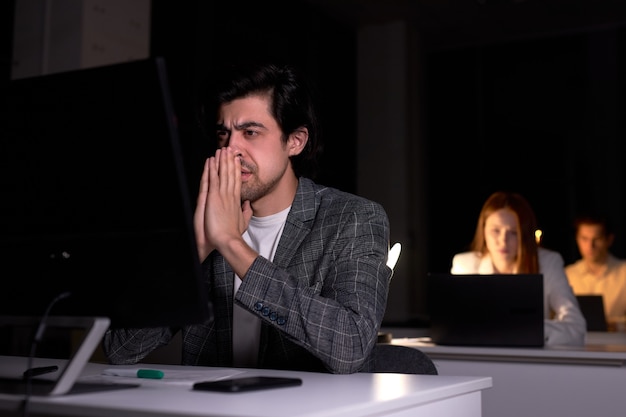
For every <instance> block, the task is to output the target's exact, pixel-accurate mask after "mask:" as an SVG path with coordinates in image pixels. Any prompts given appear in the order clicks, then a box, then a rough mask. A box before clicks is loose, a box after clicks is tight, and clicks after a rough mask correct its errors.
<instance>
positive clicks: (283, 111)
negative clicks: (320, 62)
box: [213, 63, 321, 178]
mask: <svg viewBox="0 0 626 417" xmlns="http://www.w3.org/2000/svg"><path fill="white" fill-rule="evenodd" d="M215 89H216V90H215V91H214V100H215V102H214V104H213V105H214V110H215V111H217V109H219V107H220V106H221V105H222V104H225V103H230V102H232V101H233V100H236V99H239V98H243V97H246V96H249V95H251V94H267V96H268V97H269V98H270V102H271V108H270V112H271V114H272V116H273V117H274V118H275V119H276V122H277V123H278V126H280V128H281V130H282V132H283V138H282V139H283V140H284V141H285V142H286V141H287V138H288V137H289V135H290V134H291V133H293V132H295V131H297V130H298V129H299V128H301V127H306V128H307V130H308V133H309V137H308V141H307V144H306V147H305V148H304V149H303V150H302V152H301V153H300V154H298V155H295V156H292V157H291V164H292V167H293V170H294V173H295V174H296V176H298V177H299V176H307V177H309V178H314V177H315V175H316V174H317V157H318V154H319V153H320V152H321V141H320V138H319V136H320V129H319V122H318V118H317V114H316V111H315V100H314V90H313V86H312V84H311V83H310V81H309V80H308V79H307V78H306V77H305V76H304V75H303V74H302V73H300V72H299V71H298V70H297V69H296V68H295V67H293V66H291V65H279V64H274V63H250V64H238V65H230V66H228V67H223V68H222V69H220V70H218V76H217V81H216V83H215ZM213 114H215V113H213Z"/></svg>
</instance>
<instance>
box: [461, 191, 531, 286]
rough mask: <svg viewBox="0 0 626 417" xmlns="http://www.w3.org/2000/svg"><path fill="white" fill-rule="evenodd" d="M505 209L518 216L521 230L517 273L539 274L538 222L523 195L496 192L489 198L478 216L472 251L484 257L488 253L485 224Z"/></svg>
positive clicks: (518, 224)
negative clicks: (491, 216)
mask: <svg viewBox="0 0 626 417" xmlns="http://www.w3.org/2000/svg"><path fill="white" fill-rule="evenodd" d="M504 208H505V209H509V210H511V211H512V212H513V213H515V215H516V216H517V226H518V229H519V235H518V243H519V245H518V249H517V272H518V273H520V274H522V273H537V272H538V271H539V260H538V254H537V248H538V244H537V240H536V238H535V231H536V230H537V220H536V217H535V212H534V211H533V209H532V207H531V206H530V203H528V201H527V200H526V199H525V198H524V197H522V195H521V194H517V193H512V192H505V191H496V192H495V193H493V194H491V195H490V196H489V198H487V200H486V201H485V203H484V204H483V207H482V209H481V210H480V214H479V215H478V222H477V224H476V232H475V234H474V240H473V241H472V244H471V249H472V250H474V251H476V252H480V253H481V254H483V255H485V254H486V253H487V244H486V242H485V222H486V221H487V217H489V216H490V215H491V214H492V213H493V212H495V211H498V210H500V209H504Z"/></svg>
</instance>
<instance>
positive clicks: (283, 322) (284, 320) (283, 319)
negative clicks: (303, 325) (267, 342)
mask: <svg viewBox="0 0 626 417" xmlns="http://www.w3.org/2000/svg"><path fill="white" fill-rule="evenodd" d="M276 323H277V324H280V325H281V326H282V325H283V324H285V323H287V319H286V318H285V317H279V318H278V319H276Z"/></svg>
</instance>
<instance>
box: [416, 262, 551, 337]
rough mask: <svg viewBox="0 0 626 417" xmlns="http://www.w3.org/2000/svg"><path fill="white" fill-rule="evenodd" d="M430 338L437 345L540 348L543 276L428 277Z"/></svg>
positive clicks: (444, 274)
mask: <svg viewBox="0 0 626 417" xmlns="http://www.w3.org/2000/svg"><path fill="white" fill-rule="evenodd" d="M427 288H428V309H429V316H430V337H431V339H432V341H433V342H434V343H436V344H440V345H459V346H511V347H522V346H528V347H531V346H543V345H544V313H543V275H541V274H516V275H511V274H506V275H505V274H501V275H500V274H495V275H478V274H474V275H453V274H450V273H431V274H429V275H428V287H427Z"/></svg>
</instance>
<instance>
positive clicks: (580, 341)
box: [539, 249, 587, 346]
mask: <svg viewBox="0 0 626 417" xmlns="http://www.w3.org/2000/svg"><path fill="white" fill-rule="evenodd" d="M539 265H540V268H541V273H543V281H544V287H545V288H544V293H545V297H546V298H545V304H546V305H545V308H546V317H547V319H546V323H545V337H546V344H547V345H574V346H582V345H584V343H585V335H586V331H587V322H586V321H585V318H584V316H583V315H582V312H581V311H580V308H579V306H578V301H577V300H576V297H575V296H574V292H573V291H572V287H571V286H570V285H569V282H568V280H567V275H565V269H564V262H563V258H562V257H561V255H560V254H559V253H558V252H554V251H548V250H546V249H540V250H539ZM549 317H552V318H551V319H550V318H549Z"/></svg>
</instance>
